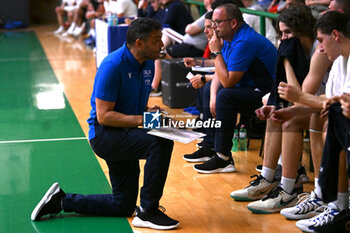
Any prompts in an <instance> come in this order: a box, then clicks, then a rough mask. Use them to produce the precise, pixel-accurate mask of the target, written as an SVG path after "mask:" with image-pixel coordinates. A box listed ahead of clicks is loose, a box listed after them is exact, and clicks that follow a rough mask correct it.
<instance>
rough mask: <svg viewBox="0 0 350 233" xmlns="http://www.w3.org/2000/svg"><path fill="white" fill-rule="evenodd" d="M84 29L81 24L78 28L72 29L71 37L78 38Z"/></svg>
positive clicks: (83, 25)
mask: <svg viewBox="0 0 350 233" xmlns="http://www.w3.org/2000/svg"><path fill="white" fill-rule="evenodd" d="M84 28H85V23H83V24H82V25H81V26H80V27H78V26H76V27H75V28H74V31H73V33H72V35H73V36H74V37H78V36H79V35H80V34H81V33H82V32H83V30H84Z"/></svg>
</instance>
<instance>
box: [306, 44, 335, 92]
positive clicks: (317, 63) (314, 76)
mask: <svg viewBox="0 0 350 233" xmlns="http://www.w3.org/2000/svg"><path fill="white" fill-rule="evenodd" d="M331 64H332V62H331V61H329V59H328V57H327V56H326V55H325V54H324V53H322V52H320V51H319V49H318V46H317V48H316V50H315V52H314V54H313V55H312V57H311V61H310V70H309V73H308V74H307V76H306V78H305V80H304V82H303V86H302V90H303V92H306V93H310V94H316V93H317V91H318V89H319V88H320V86H321V84H322V81H323V79H324V77H325V75H326V73H327V70H328V68H329V66H330V65H331Z"/></svg>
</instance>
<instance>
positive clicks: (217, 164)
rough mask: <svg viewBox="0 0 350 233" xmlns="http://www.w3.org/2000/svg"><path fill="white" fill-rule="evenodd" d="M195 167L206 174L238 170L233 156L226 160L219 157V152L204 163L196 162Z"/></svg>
mask: <svg viewBox="0 0 350 233" xmlns="http://www.w3.org/2000/svg"><path fill="white" fill-rule="evenodd" d="M193 167H194V170H196V171H197V172H199V173H206V174H210V173H224V172H235V171H236V167H235V164H234V162H233V159H232V158H230V159H229V160H227V161H226V160H223V159H221V158H219V156H218V155H217V154H215V155H214V156H213V157H212V158H211V159H210V160H208V161H206V162H204V163H202V164H196V165H194V166H193Z"/></svg>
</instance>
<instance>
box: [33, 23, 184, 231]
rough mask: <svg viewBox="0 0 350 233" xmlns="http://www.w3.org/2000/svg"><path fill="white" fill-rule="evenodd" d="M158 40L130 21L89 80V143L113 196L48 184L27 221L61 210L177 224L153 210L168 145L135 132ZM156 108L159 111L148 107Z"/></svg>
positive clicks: (155, 32) (149, 27)
mask: <svg viewBox="0 0 350 233" xmlns="http://www.w3.org/2000/svg"><path fill="white" fill-rule="evenodd" d="M161 37H162V32H161V25H160V23H159V22H158V21H157V20H154V19H149V18H140V19H136V20H135V21H133V22H132V23H131V24H130V26H129V28H128V32H127V39H126V43H125V44H124V45H123V46H122V47H121V48H120V49H118V50H116V51H115V52H113V53H111V54H109V55H108V56H107V57H106V58H105V59H104V60H103V62H102V63H101V65H100V67H99V69H98V71H97V74H96V77H95V83H94V88H93V92H92V96H91V107H92V109H91V112H90V118H89V119H88V123H89V126H90V130H89V141H90V144H91V147H92V149H93V150H94V152H95V153H96V154H97V155H98V156H99V157H101V158H103V159H104V160H105V161H106V163H107V165H108V169H109V176H110V182H111V185H112V191H113V193H112V194H97V195H82V194H72V193H64V192H63V191H62V189H61V188H60V186H59V185H58V183H54V184H53V185H52V186H51V188H50V189H49V190H48V191H47V192H46V194H45V195H44V197H43V198H42V200H41V201H40V202H39V203H38V205H37V206H36V207H35V209H34V211H33V212H32V216H31V219H32V221H38V220H40V218H41V217H42V216H44V215H47V214H57V213H59V212H61V211H62V210H63V211H65V212H75V213H79V214H85V215H94V216H131V215H132V214H133V213H134V212H135V209H136V214H135V217H134V220H133V221H132V224H133V225H134V226H136V227H148V228H153V229H161V230H168V229H173V228H176V227H177V226H178V225H179V222H178V221H176V220H174V219H171V218H170V217H168V216H167V215H166V214H165V213H163V212H162V211H161V210H159V200H160V198H161V197H162V195H163V188H164V184H165V181H166V178H167V173H168V168H169V163H170V158H171V153H172V150H173V144H174V143H173V141H170V140H166V139H162V138H159V137H156V136H152V135H150V134H147V130H146V129H143V128H138V126H142V124H143V113H144V111H145V110H147V108H146V107H147V102H148V96H149V93H150V90H151V83H152V79H153V76H154V61H153V60H154V59H157V58H159V54H160V50H161V48H162V47H163V42H162V41H161ZM156 109H159V107H158V106H153V107H152V108H151V109H150V108H148V110H153V111H155V110H156ZM140 159H146V164H145V168H144V184H143V187H142V188H141V194H140V200H141V206H140V207H137V208H136V200H137V197H138V191H139V174H140V167H139V160H140Z"/></svg>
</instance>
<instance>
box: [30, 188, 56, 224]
mask: <svg viewBox="0 0 350 233" xmlns="http://www.w3.org/2000/svg"><path fill="white" fill-rule="evenodd" d="M59 190H60V189H59V186H58V183H57V182H56V183H54V184H53V185H51V187H50V188H49V190H47V192H46V193H45V195H44V197H43V198H42V199H41V200H40V202H39V203H38V204H37V205H36V207H35V208H34V210H33V212H32V215H31V220H32V221H36V220H35V219H36V217H37V216H38V213H39V212H40V210H41V209H42V208H43V206H44V205H45V204H46V203H48V202H49V201H50V200H51V198H52V196H53V195H55V194H56V193H58V192H59Z"/></svg>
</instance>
